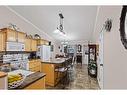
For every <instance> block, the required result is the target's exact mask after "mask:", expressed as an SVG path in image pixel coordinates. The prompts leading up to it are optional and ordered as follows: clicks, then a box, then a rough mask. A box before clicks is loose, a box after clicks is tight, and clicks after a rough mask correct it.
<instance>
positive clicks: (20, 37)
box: [18, 32, 26, 43]
mask: <svg viewBox="0 0 127 95" xmlns="http://www.w3.org/2000/svg"><path fill="white" fill-rule="evenodd" d="M25 36H26V34H25V33H23V32H18V42H21V43H24V41H25Z"/></svg>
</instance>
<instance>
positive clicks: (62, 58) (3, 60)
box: [0, 6, 100, 89]
mask: <svg viewBox="0 0 127 95" xmlns="http://www.w3.org/2000/svg"><path fill="white" fill-rule="evenodd" d="M29 8H30V9H29ZM31 8H32V6H30V7H27V6H26V9H28V11H29V10H31ZM33 8H34V7H33ZM38 8H39V7H38ZM40 8H41V7H40ZM48 8H49V9H48ZM52 8H53V7H51V6H49V7H48V6H47V7H43V6H42V8H41V9H43V11H44V13H45V15H46V14H47V13H46V11H45V10H46V9H47V10H48V12H49V13H50V12H51V9H52ZM54 8H55V7H54ZM67 8H68V9H69V10H70V11H71V10H72V9H73V8H74V7H72V9H71V7H70V6H69V7H67ZM85 8H86V9H85ZM17 9H19V10H17ZM22 9H25V8H23V7H22V6H20V7H19V8H17V7H16V6H12V7H10V6H6V7H5V6H1V7H0V11H1V12H2V13H4V14H2V17H3V19H2V20H1V26H0V27H1V29H0V46H1V47H0V71H1V74H0V83H2V84H0V89H100V88H99V87H98V83H97V78H96V77H97V65H96V64H95V65H94V66H93V67H92V68H93V69H91V68H90V69H89V72H88V70H87V65H88V63H90V62H91V63H94V62H95V61H97V58H96V56H97V52H98V51H99V49H98V48H97V46H98V44H94V43H91V42H88V41H81V40H79V41H77V42H76V41H68V40H67V37H66V36H64V35H63V37H62V36H59V35H58V34H57V33H56V32H57V31H55V33H53V34H50V35H48V34H46V33H45V32H43V31H41V30H40V29H39V28H38V27H36V26H35V25H33V24H32V23H31V22H30V21H29V20H27V19H25V18H24V17H23V14H22V15H20V14H19V13H20V12H21V13H22V11H24V10H22ZM58 9H60V7H58ZM75 9H76V10H77V12H78V10H79V9H81V11H80V13H82V12H83V11H87V9H89V10H91V11H92V12H93V13H92V12H91V13H89V14H88V15H87V17H89V15H93V14H94V15H96V10H97V7H95V6H90V7H86V6H85V7H80V6H78V7H75V8H74V9H73V10H75ZM35 10H36V7H35ZM54 10H55V9H54ZM63 10H67V9H66V7H63ZM55 11H56V10H55ZM57 11H58V10H57ZM18 12H19V13H18ZM31 12H32V11H31ZM24 13H25V12H24ZM74 13H75V12H74ZM25 14H26V16H27V15H28V14H27V13H25ZM30 14H31V13H30ZM54 14H55V17H56V20H58V22H57V21H55V22H56V24H57V23H58V24H59V19H60V27H61V25H63V20H64V12H63V13H59V12H57V13H53V15H54ZM6 15H7V16H8V18H6V19H4V17H5V16H6ZM83 15H85V13H83ZM94 15H93V16H92V18H94ZM48 16H49V19H47V22H46V23H48V21H49V20H52V16H50V15H48ZM79 16H80V15H77V16H76V18H77V17H79ZM53 17H54V16H53ZM87 17H86V18H87ZM26 18H27V17H26ZM31 18H32V17H31ZM81 18H84V17H81ZM65 19H67V17H65ZM70 19H71V18H70ZM43 20H45V17H44V18H43ZM73 20H74V19H73ZM73 20H72V22H73ZM74 21H75V20H74ZM80 21H82V19H80ZM93 21H94V19H91V21H90V20H89V21H88V22H90V23H91V24H92V25H91V27H92V26H93ZM72 22H71V23H72ZM52 24H54V23H50V24H49V25H50V26H52ZM82 24H84V23H82ZM47 25H48V24H47ZM50 26H49V27H50ZM54 26H55V25H54ZM86 26H87V25H86ZM88 26H89V25H88ZM19 27H20V28H19ZM28 27H29V28H28ZM43 27H45V29H46V27H47V26H45V24H44V26H43ZM60 27H59V26H58V27H57V28H60ZM78 27H80V26H78ZM51 28H52V27H51ZM81 28H83V29H84V27H81ZM54 29H55V28H54ZM54 29H50V28H49V30H52V31H54ZM60 29H63V27H62V28H60ZM31 30H32V31H31ZM45 31H46V30H45ZM88 31H91V30H89V29H88ZM87 33H88V35H90V33H89V32H87ZM51 35H52V36H51ZM76 35H77V34H76ZM52 37H56V39H57V40H54V39H53V38H52ZM79 38H80V36H79ZM79 38H78V39H79ZM82 38H88V39H89V37H87V35H83V36H82ZM58 39H60V42H59V40H58ZM70 39H72V40H73V37H72V38H71V36H70ZM66 40H67V41H66ZM67 45H68V46H67ZM92 45H94V46H93V47H92V48H91V49H92V51H93V52H92V51H91V49H90V47H91V46H92ZM89 51H91V52H92V53H91V55H89V54H90V53H89ZM91 56H92V57H91ZM84 58H85V59H84ZM91 60H93V61H91ZM76 63H78V64H76ZM84 68H85V69H84ZM74 69H78V70H79V71H82V70H83V72H81V73H82V74H83V77H84V79H85V78H86V80H87V82H86V83H85V84H84V85H82V83H81V80H80V78H79V79H78V78H76V76H75V75H76V74H75V75H73V74H74V72H77V71H78V70H77V71H76V70H74ZM84 70H85V71H84ZM67 72H69V73H67ZM87 72H88V73H89V75H90V76H89V75H88V74H87ZM91 73H93V76H92V74H91ZM82 74H80V73H78V72H77V75H78V76H79V77H80V76H82ZM71 75H72V76H71ZM73 76H74V77H75V78H74V79H73ZM94 77H95V78H94ZM69 78H72V82H73V85H75V86H74V87H73V85H71V86H72V88H71V86H70V87H69V88H66V87H65V86H66V85H68V84H69V85H70V80H69ZM84 79H83V78H82V80H84ZM79 80H80V81H79ZM15 81H16V82H15ZM74 81H79V84H80V85H82V87H80V85H79V84H74V83H75V82H74ZM59 82H61V84H60V86H57V85H59ZM84 82H85V80H84Z"/></svg>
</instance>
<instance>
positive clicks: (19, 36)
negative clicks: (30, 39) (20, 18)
mask: <svg viewBox="0 0 127 95" xmlns="http://www.w3.org/2000/svg"><path fill="white" fill-rule="evenodd" d="M1 32H5V33H6V35H5V37H6V39H5V40H6V42H21V43H24V39H25V35H26V34H25V33H23V32H19V31H18V32H17V31H15V30H13V29H9V28H3V29H1Z"/></svg>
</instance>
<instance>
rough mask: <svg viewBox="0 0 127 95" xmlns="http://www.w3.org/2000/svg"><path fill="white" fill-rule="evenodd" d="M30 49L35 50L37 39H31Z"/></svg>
mask: <svg viewBox="0 0 127 95" xmlns="http://www.w3.org/2000/svg"><path fill="white" fill-rule="evenodd" d="M31 51H37V41H36V40H35V39H31Z"/></svg>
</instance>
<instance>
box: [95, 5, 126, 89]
mask: <svg viewBox="0 0 127 95" xmlns="http://www.w3.org/2000/svg"><path fill="white" fill-rule="evenodd" d="M121 9H122V7H121V6H101V7H100V8H99V13H98V17H97V22H96V27H95V31H94V34H93V35H94V36H93V41H94V42H98V34H99V32H100V31H101V28H102V24H104V22H105V20H106V19H107V18H111V19H112V20H113V26H112V30H111V32H105V33H104V89H127V69H126V68H127V50H125V49H124V47H123V45H122V43H121V40H120V32H119V28H120V27H119V25H120V23H119V22H120V15H121Z"/></svg>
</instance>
